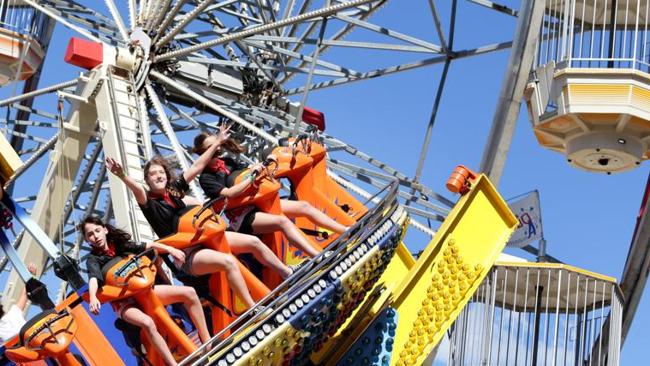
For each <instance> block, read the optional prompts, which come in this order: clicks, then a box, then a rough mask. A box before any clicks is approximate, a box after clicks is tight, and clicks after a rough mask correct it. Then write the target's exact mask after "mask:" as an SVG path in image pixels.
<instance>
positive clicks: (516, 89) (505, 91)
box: [480, 0, 546, 186]
mask: <svg viewBox="0 0 650 366" xmlns="http://www.w3.org/2000/svg"><path fill="white" fill-rule="evenodd" d="M545 5H546V2H545V1H535V0H523V1H522V4H521V10H520V11H519V18H518V21H517V28H516V30H515V39H514V40H513V49H512V52H511V53H510V59H509V60H508V68H507V69H506V75H505V78H504V81H503V84H502V85H501V93H500V94H499V100H498V101H497V110H496V112H495V113H494V119H493V120H492V128H491V130H490V136H489V137H488V141H487V145H486V146H485V150H484V151H483V159H482V161H481V168H480V170H481V171H482V172H484V173H486V174H487V175H488V176H489V177H490V180H491V181H492V183H494V185H495V186H498V185H499V180H500V179H501V174H503V168H504V166H505V162H506V155H507V154H508V150H509V149H510V143H511V142H512V136H513V134H514V131H515V124H516V123H517V118H518V117H519V109H520V107H521V99H522V98H523V95H524V87H525V86H526V81H528V75H529V74H530V70H531V68H532V66H533V59H534V54H535V48H536V45H537V38H538V37H539V31H540V28H541V25H542V17H543V15H544V7H545Z"/></svg>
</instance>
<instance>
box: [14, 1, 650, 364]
mask: <svg viewBox="0 0 650 366" xmlns="http://www.w3.org/2000/svg"><path fill="white" fill-rule="evenodd" d="M436 3H437V4H438V7H439V10H440V12H441V14H443V15H442V18H443V19H444V23H445V29H446V28H447V27H448V24H447V19H449V15H448V14H449V4H448V3H450V2H449V1H437V2H436ZM503 3H505V4H507V5H509V6H511V7H514V8H518V6H519V2H518V1H504V2H503ZM101 11H102V12H103V13H104V14H108V11H107V10H106V9H105V8H103V7H102V8H101ZM371 20H372V21H373V22H374V23H377V24H381V25H385V26H386V27H389V28H392V29H395V30H398V31H400V32H403V33H406V34H412V35H417V36H419V37H420V38H423V39H428V40H430V41H431V42H434V43H438V40H437V37H436V35H435V30H434V29H433V27H432V22H431V15H430V13H429V8H428V5H427V2H426V1H424V0H417V1H393V2H391V3H389V4H388V5H386V6H385V8H384V9H382V10H381V11H380V12H379V13H377V14H376V15H375V16H373V17H372V19H371ZM514 27H515V19H514V18H512V17H509V16H506V15H503V14H497V13H495V12H490V11H488V10H486V9H484V8H482V7H480V6H477V5H475V4H471V3H468V2H466V1H459V7H458V20H457V31H456V36H455V47H454V49H456V50H461V49H465V48H473V47H477V46H481V45H484V44H490V43H497V42H503V41H509V40H511V39H512V35H513V33H514ZM70 35H71V33H70V32H69V31H67V30H65V29H63V28H62V27H58V29H57V30H56V32H55V37H54V42H53V44H52V45H51V52H50V55H49V56H48V60H47V63H46V67H45V69H44V75H43V78H42V83H41V86H45V85H50V84H53V83H56V82H60V81H64V80H69V79H72V78H73V77H75V76H76V75H77V74H78V72H79V71H80V70H79V69H76V68H75V67H72V66H70V65H67V64H65V63H63V53H64V51H65V45H66V44H67V40H68V39H69V37H70ZM361 35H365V34H364V33H361ZM351 37H352V38H351V39H354V37H355V35H354V34H353V35H352V36H351ZM508 55H509V51H508V50H506V51H501V52H497V53H492V54H488V55H483V56H478V57H473V58H467V59H462V60H457V61H454V62H452V64H451V67H450V70H449V76H448V80H447V85H446V88H445V93H444V95H443V99H442V103H441V106H440V109H439V112H438V116H437V119H436V124H435V127H434V129H433V136H432V140H431V145H430V149H429V152H428V155H427V157H426V164H425V168H424V171H423V175H422V181H423V183H425V184H426V185H428V186H429V187H432V188H433V189H434V190H435V191H437V192H441V193H445V189H444V182H445V180H446V178H447V176H448V174H449V173H450V172H451V170H452V169H453V168H454V166H456V165H457V164H464V165H467V166H468V167H470V168H473V169H478V168H479V164H480V160H481V155H482V152H483V147H484V145H485V143H486V141H487V136H488V132H489V130H490V125H491V122H492V116H493V113H494V110H495V107H496V103H497V98H498V93H499V90H500V86H501V81H502V78H503V75H504V72H505V68H506V65H507V59H508ZM322 58H323V59H324V60H328V61H334V62H336V61H340V62H342V63H343V62H345V63H346V65H350V66H351V67H355V65H356V67H359V68H360V69H369V68H371V67H374V66H380V65H384V66H387V65H392V64H396V63H399V62H402V61H408V60H417V59H420V58H421V57H420V56H419V55H415V56H411V55H404V56H402V55H395V54H392V53H387V52H366V51H363V52H357V51H353V50H341V51H339V50H332V51H329V52H328V53H326V54H325V55H323V56H322ZM370 65H372V66H370ZM441 70H442V65H441V64H440V65H436V66H431V67H427V68H421V69H417V70H413V71H409V72H404V73H400V74H395V75H390V76H387V77H382V78H376V79H372V80H368V81H362V82H358V83H352V84H349V85H346V86H342V87H336V88H331V89H325V90H321V91H316V92H313V93H311V94H310V95H309V99H308V103H307V104H308V105H309V106H311V107H313V108H316V109H318V110H321V111H323V112H325V114H326V120H327V132H328V133H330V134H332V135H334V136H337V137H340V138H341V139H343V140H344V141H346V142H348V143H350V144H351V145H354V146H356V147H358V148H360V149H361V150H362V151H365V152H367V153H369V154H371V155H373V156H375V157H376V158H378V159H379V160H382V161H385V162H386V163H388V164H390V165H392V166H393V167H395V168H397V169H399V170H400V171H402V172H403V173H405V174H407V175H411V176H412V175H413V174H414V172H415V167H416V164H417V157H418V155H419V151H420V147H421V144H422V141H423V135H424V131H425V127H426V125H427V123H428V120H429V116H430V113H431V108H432V105H433V100H434V96H435V88H436V86H437V84H438V79H439V77H440V73H441ZM296 85H300V82H298V81H296ZM7 92H9V90H8V88H5V90H3V93H2V95H6V94H4V93H7ZM54 108H55V106H54V104H53V105H51V106H48V110H55V109H54ZM648 171H649V167H648V163H645V164H643V165H641V167H640V168H638V169H636V170H633V171H630V172H626V173H621V174H615V175H611V176H607V175H598V174H592V173H587V172H583V171H579V170H576V169H575V168H572V167H571V166H569V165H568V164H567V163H566V162H565V159H564V157H563V156H561V155H559V154H557V153H554V152H551V151H549V150H546V149H544V148H542V147H540V146H539V145H538V144H537V142H536V140H535V137H534V135H533V132H532V128H531V125H530V122H529V121H528V119H527V115H526V111H525V108H522V110H521V113H520V117H519V121H518V124H517V128H516V132H515V136H514V139H513V143H512V146H511V149H510V154H509V156H508V160H507V163H506V167H505V171H504V174H503V177H502V179H501V182H500V185H499V190H500V192H501V194H502V195H503V197H504V198H509V197H513V196H516V195H519V194H521V193H524V192H528V191H531V190H534V189H537V190H539V192H540V196H541V209H542V216H543V225H544V233H545V237H546V239H547V242H548V251H549V253H550V254H552V255H553V256H555V257H557V258H559V259H561V260H562V261H564V262H566V263H568V264H571V265H574V266H577V267H581V268H585V269H588V270H591V271H595V272H599V273H603V274H606V275H609V276H613V277H617V278H619V277H620V275H621V272H622V270H623V265H624V263H625V258H626V255H627V251H628V247H629V244H630V241H631V237H632V234H633V230H634V224H635V219H636V215H637V214H638V210H639V206H640V204H641V199H642V195H643V190H644V186H645V182H646V179H647V177H648ZM447 196H449V197H450V196H451V195H450V194H448V195H447ZM407 244H408V245H409V247H410V248H411V250H412V251H418V250H419V249H421V248H423V247H424V245H426V241H424V240H421V239H417V237H416V239H415V240H413V241H412V242H409V243H407ZM509 252H510V253H511V254H515V255H523V253H521V252H518V251H516V250H511V251H509ZM648 325H650V296H649V295H648V294H647V293H646V294H645V296H644V298H643V300H642V302H641V304H640V306H639V308H638V311H637V317H636V319H635V322H634V324H633V326H632V329H631V331H630V333H629V336H628V339H627V341H626V343H625V346H624V348H623V350H622V364H623V365H637V364H641V363H643V362H644V361H645V359H646V354H647V350H646V348H647V340H644V338H645V337H644V334H643V331H644V329H643V328H644V326H646V327H647V326H648Z"/></svg>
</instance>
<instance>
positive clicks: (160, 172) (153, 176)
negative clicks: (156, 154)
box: [145, 164, 169, 193]
mask: <svg viewBox="0 0 650 366" xmlns="http://www.w3.org/2000/svg"><path fill="white" fill-rule="evenodd" d="M168 179H169V178H168V177H167V172H165V168H164V167H163V166H162V165H158V164H151V165H150V166H149V169H148V170H147V172H146V177H145V180H146V181H147V185H149V188H150V189H151V191H152V192H154V193H163V192H164V191H165V187H167V180H168Z"/></svg>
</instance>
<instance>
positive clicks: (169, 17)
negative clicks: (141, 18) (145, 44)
mask: <svg viewBox="0 0 650 366" xmlns="http://www.w3.org/2000/svg"><path fill="white" fill-rule="evenodd" d="M186 1H187V0H176V2H175V3H174V6H173V7H172V8H171V10H170V11H169V12H168V13H167V14H165V16H164V17H163V20H162V22H161V24H160V25H159V26H158V28H157V29H156V30H155V36H154V37H153V39H152V40H151V44H154V45H155V44H157V43H158V40H159V39H160V37H162V35H163V34H164V32H165V31H166V30H167V27H169V25H170V24H172V22H173V21H174V20H176V16H177V15H178V13H179V12H180V10H181V8H182V7H183V5H184V4H185V2H186Z"/></svg>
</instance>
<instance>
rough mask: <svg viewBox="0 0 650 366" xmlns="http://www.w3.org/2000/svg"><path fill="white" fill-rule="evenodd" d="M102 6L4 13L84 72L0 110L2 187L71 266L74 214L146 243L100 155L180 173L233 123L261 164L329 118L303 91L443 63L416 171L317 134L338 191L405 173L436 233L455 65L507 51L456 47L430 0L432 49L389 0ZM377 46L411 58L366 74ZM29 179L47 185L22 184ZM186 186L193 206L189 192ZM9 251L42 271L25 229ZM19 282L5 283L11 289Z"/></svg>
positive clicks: (410, 203) (29, 91)
mask: <svg viewBox="0 0 650 366" xmlns="http://www.w3.org/2000/svg"><path fill="white" fill-rule="evenodd" d="M478 3H479V4H480V2H478ZM104 5H105V6H100V5H99V4H97V3H96V2H90V3H89V4H84V3H82V2H75V1H60V0H56V1H34V0H27V1H24V3H21V4H13V2H8V3H7V7H6V9H8V10H7V15H6V17H7V19H9V17H10V16H11V13H12V12H18V11H20V12H21V14H30V12H31V14H45V15H47V16H48V19H49V23H46V24H41V25H39V27H37V28H33V29H38V34H33V37H34V44H39V46H40V47H44V48H45V49H47V47H48V46H51V44H52V43H53V41H52V40H51V39H50V38H49V37H51V34H52V27H53V25H54V24H55V23H56V24H59V25H60V26H64V27H67V28H69V29H71V30H72V31H73V32H74V34H75V35H74V37H75V38H72V39H70V41H69V43H68V45H67V50H66V55H65V57H66V61H67V62H68V63H71V64H73V65H76V66H79V67H80V69H79V71H82V72H83V74H81V75H80V76H77V75H67V76H65V75H61V76H60V78H58V79H59V80H60V82H59V83H55V84H54V85H48V86H44V87H43V86H40V88H36V87H35V85H29V86H26V88H25V89H26V90H25V94H22V95H21V94H18V95H16V96H13V97H10V98H7V99H5V100H3V101H1V102H0V105H2V106H3V107H6V108H7V112H6V116H7V118H6V119H5V122H6V125H5V126H6V127H5V130H6V136H7V140H8V141H10V143H11V145H12V146H13V148H14V149H15V150H16V151H17V152H18V154H19V156H20V158H21V159H22V160H23V161H24V162H25V164H24V166H23V167H21V168H20V170H19V172H18V174H16V178H15V179H13V180H12V181H11V182H9V183H8V184H7V186H6V188H8V189H9V190H12V189H14V190H16V191H17V192H20V193H21V194H20V196H21V197H25V198H23V199H19V202H24V203H25V204H26V205H27V206H30V205H33V206H32V208H31V212H32V215H33V217H34V218H35V219H36V221H37V222H38V223H39V225H40V226H41V227H42V228H43V229H44V230H45V232H46V233H47V234H48V235H49V236H50V237H51V238H55V241H59V242H60V245H61V246H62V248H63V249H64V251H65V252H68V253H73V254H74V255H75V256H77V257H83V255H84V253H85V252H86V251H87V249H88V248H86V247H85V246H84V244H83V243H82V242H81V238H79V237H78V235H77V234H76V233H75V230H74V225H75V219H77V220H78V219H79V217H80V216H81V215H85V214H90V213H94V214H99V215H100V216H103V217H106V218H115V220H116V222H117V223H119V225H120V226H123V227H128V228H130V230H131V231H132V232H133V233H134V235H135V237H136V238H138V239H140V240H152V239H154V238H155V237H154V235H153V233H152V232H151V229H150V228H149V227H148V225H147V224H146V221H145V220H144V217H142V214H141V213H140V212H139V208H138V207H137V204H135V203H134V201H133V199H132V198H129V195H128V194H127V191H126V190H125V189H124V187H122V186H121V185H120V184H119V182H114V181H113V180H112V178H111V177H110V174H107V173H106V169H105V167H104V166H103V164H102V161H103V157H104V156H114V157H117V158H118V159H119V160H121V161H122V162H123V164H124V165H125V166H126V169H127V170H128V174H129V175H130V176H133V177H136V179H137V180H139V181H140V182H142V170H141V169H142V168H141V167H142V165H143V163H144V162H145V161H146V160H148V159H149V158H150V157H151V156H153V155H154V154H162V155H164V156H174V157H175V159H176V161H178V163H179V167H180V168H183V167H187V166H188V162H189V163H191V159H192V157H191V156H190V154H189V153H188V148H187V140H188V138H187V136H193V135H194V134H196V133H197V131H206V130H207V131H211V130H214V129H215V128H216V127H217V125H218V124H219V123H221V122H225V121H226V120H228V121H232V122H235V127H234V130H235V133H236V137H237V138H238V139H239V140H241V141H243V142H244V146H245V147H246V149H247V156H248V157H250V158H251V159H255V158H256V156H257V155H256V154H257V153H258V152H259V151H262V150H264V149H265V148H267V147H269V146H272V145H274V144H276V143H277V140H278V138H280V137H283V136H284V137H286V136H291V135H296V134H298V133H302V132H304V131H306V130H307V129H308V128H309V126H318V127H319V128H321V129H322V128H323V127H325V120H324V117H323V113H322V112H321V111H317V110H314V109H311V108H309V107H308V106H307V105H308V104H309V103H308V100H309V93H310V92H313V91H315V90H319V89H325V88H334V87H341V86H344V85H346V84H349V83H353V82H358V81H364V80H367V79H371V78H377V77H382V76H386V75H390V74H394V73H399V72H406V71H409V70H411V69H416V68H421V67H428V66H434V65H442V67H443V72H442V75H441V78H440V80H439V84H438V86H437V88H435V89H434V91H432V93H431V95H432V97H433V100H432V105H433V112H432V115H431V119H430V122H429V124H428V126H427V128H426V129H425V131H424V133H425V138H424V144H423V147H422V149H421V157H420V160H419V162H418V165H417V169H416V174H415V176H414V177H409V174H407V173H406V172H400V171H398V170H396V169H393V168H391V167H390V166H389V165H387V164H384V163H383V162H381V161H380V160H378V159H376V158H373V157H372V155H371V154H372V152H362V151H359V150H358V149H356V148H355V147H354V146H350V145H348V144H347V143H346V142H345V141H344V140H343V139H339V138H338V137H335V136H330V135H328V134H327V130H326V131H325V132H322V133H321V136H322V137H323V138H324V141H325V143H326V145H327V146H328V149H329V151H330V152H331V154H332V152H334V154H336V152H338V154H339V155H340V156H342V157H343V158H342V159H339V158H336V159H333V160H331V161H330V162H329V164H330V169H331V174H332V176H333V177H334V178H335V179H337V180H338V181H339V183H341V184H343V185H344V186H346V187H347V188H349V189H351V190H352V191H353V192H355V193H356V194H358V195H361V196H362V197H365V198H369V197H370V193H369V192H368V191H371V190H372V189H373V187H380V186H381V185H382V184H383V183H382V182H383V181H385V180H386V179H388V178H391V177H395V178H397V179H399V180H400V183H401V192H400V195H401V197H402V200H403V202H406V203H407V208H408V210H409V211H410V213H411V214H415V215H416V217H420V218H419V219H417V218H416V219H415V220H413V221H412V226H414V227H415V228H416V229H418V230H420V231H422V232H424V233H425V234H427V235H432V234H433V233H434V232H435V224H434V225H433V226H432V225H431V222H432V221H433V222H434V223H435V222H440V221H442V219H444V217H445V216H446V213H447V212H448V211H449V209H450V207H452V205H453V202H452V201H451V200H449V199H448V198H446V197H444V196H443V195H439V194H437V193H435V192H434V191H433V190H431V189H430V188H427V187H426V186H424V185H422V184H420V183H419V180H420V178H421V173H422V168H423V164H424V158H423V156H425V155H426V151H427V148H428V144H429V141H430V136H431V127H432V126H433V123H434V121H435V115H436V110H437V108H438V105H439V103H440V100H441V97H442V95H443V93H444V85H445V78H446V75H447V70H448V68H449V65H450V63H451V62H452V61H453V60H455V59H460V58H464V57H468V56H476V55H481V54H484V53H489V52H494V51H498V50H502V49H505V48H508V47H509V46H510V42H504V43H497V44H494V45H492V46H486V47H477V48H475V49H467V50H462V51H457V50H454V48H453V37H454V27H456V26H457V25H455V22H456V19H455V9H456V7H457V4H456V2H453V5H452V6H451V7H450V8H448V9H442V10H445V13H442V11H441V9H438V7H439V5H436V4H435V3H434V2H428V3H427V2H423V3H422V4H421V5H422V6H421V9H422V10H426V11H428V12H430V16H429V18H430V26H431V28H430V29H431V30H432V32H433V39H427V38H424V37H416V36H413V35H409V34H406V33H404V32H400V30H399V29H391V28H390V25H385V24H382V23H380V22H378V23H373V22H372V19H373V17H374V16H375V15H376V14H381V13H382V11H384V9H383V8H386V7H390V4H389V2H388V1H369V0H356V1H345V2H344V1H335V2H330V1H322V2H316V1H309V0H305V1H286V2H283V1H282V2H281V1H272V2H269V1H265V0H264V1H255V2H249V1H224V2H211V1H175V2H172V1H139V2H136V1H129V2H128V7H127V6H118V4H116V3H115V2H113V1H111V0H108V1H106V2H105V4H104ZM477 6H478V5H477ZM490 10H495V11H498V12H501V13H505V15H504V16H505V17H508V16H512V15H514V14H515V11H513V10H511V9H509V8H507V7H496V6H493V7H492V9H486V10H485V11H490ZM23 16H25V15H23ZM382 18H383V17H382ZM34 19H36V17H35V15H34ZM38 19H39V21H41V22H43V20H42V17H39V18H38ZM386 22H387V23H390V22H391V21H390V17H389V18H388V20H387V21H386ZM445 23H447V24H450V27H449V29H446V28H445V26H444V25H443V24H445ZM433 30H435V31H433ZM59 43H60V42H59ZM378 51H379V52H382V53H383V54H395V55H396V56H395V57H394V58H395V60H397V61H398V62H399V61H401V60H408V62H406V61H402V63H397V64H393V65H383V64H382V62H377V63H376V64H374V63H373V62H372V60H370V59H371V58H372V57H368V60H364V61H365V62H364V63H365V65H364V67H365V69H358V68H357V67H356V64H357V63H358V62H355V58H356V57H358V55H363V54H364V52H365V53H366V54H368V55H373V52H378ZM330 55H331V56H330ZM404 55H407V56H406V57H405V56H404ZM330 57H332V58H330ZM46 61H47V59H46ZM350 65H355V66H350ZM84 69H85V70H84ZM91 69H92V70H91ZM88 70H90V71H88ZM57 76H58V75H57ZM323 112H326V111H323ZM297 116H301V117H302V118H296V117H297ZM297 121H302V122H297ZM305 122H307V123H305ZM47 154H50V160H49V162H48V163H47V164H44V163H43V161H44V160H46V159H45V158H44V156H46V155H47ZM333 156H336V155H333ZM350 158H353V159H352V160H351V159H350ZM355 160H356V161H355ZM26 180H29V181H30V182H37V181H38V182H40V181H42V182H43V183H42V184H41V185H40V187H38V185H37V184H34V183H30V184H29V189H23V187H26V185H25V183H23V182H25V181H26ZM192 190H193V191H194V194H195V195H197V196H199V197H201V196H202V194H201V191H200V190H199V189H198V187H196V186H195V185H193V186H192ZM27 201H33V203H28V202H27ZM14 244H15V245H16V246H17V247H18V248H19V251H20V252H21V256H22V257H23V258H27V257H28V258H30V260H33V261H36V262H37V263H39V264H41V265H45V264H46V258H45V257H44V256H43V254H42V251H41V250H40V249H39V247H38V246H37V245H35V243H34V242H33V239H31V238H30V236H29V235H22V233H20V232H16V233H15V238H14ZM3 264H6V262H5V263H3ZM16 282H17V281H16V279H10V280H9V281H8V283H9V287H11V286H12V285H11V284H14V283H16ZM9 290H10V291H13V293H17V288H10V289H9Z"/></svg>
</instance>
